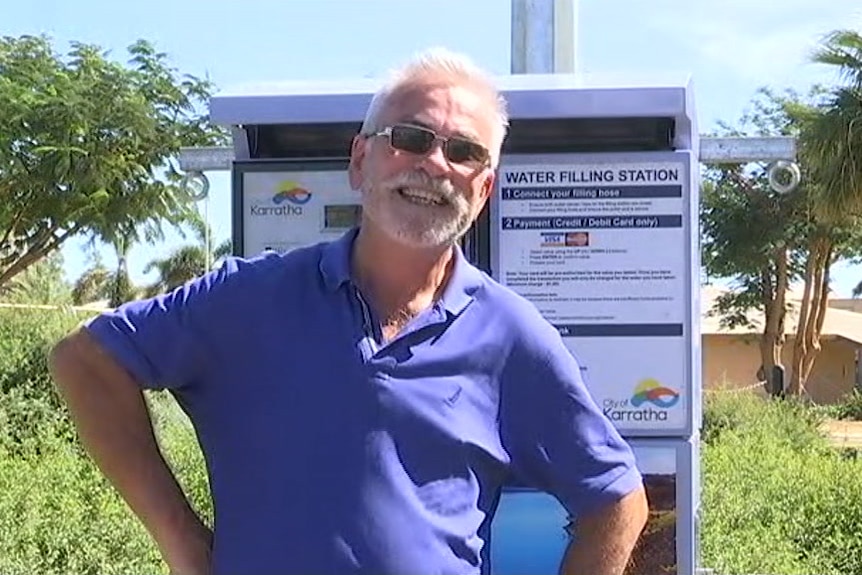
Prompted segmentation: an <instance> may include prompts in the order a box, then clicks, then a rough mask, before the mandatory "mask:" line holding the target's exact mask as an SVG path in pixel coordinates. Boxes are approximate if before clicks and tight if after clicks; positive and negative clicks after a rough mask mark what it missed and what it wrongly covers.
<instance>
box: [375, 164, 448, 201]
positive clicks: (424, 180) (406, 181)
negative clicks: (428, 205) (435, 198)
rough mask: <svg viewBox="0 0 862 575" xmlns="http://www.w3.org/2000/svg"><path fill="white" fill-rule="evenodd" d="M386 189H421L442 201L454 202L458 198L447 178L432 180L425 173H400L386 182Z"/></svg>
mask: <svg viewBox="0 0 862 575" xmlns="http://www.w3.org/2000/svg"><path fill="white" fill-rule="evenodd" d="M386 188H387V189H389V190H395V189H397V188H423V189H426V190H430V191H432V192H434V193H435V194H439V195H440V196H441V197H442V198H443V199H444V200H447V201H449V202H454V201H455V200H456V199H457V198H458V192H457V191H456V190H455V186H454V185H452V182H451V181H449V179H448V178H432V177H431V176H429V175H428V174H426V173H425V172H421V171H413V172H402V173H400V174H398V175H397V176H395V177H393V178H392V179H391V180H389V181H388V182H386Z"/></svg>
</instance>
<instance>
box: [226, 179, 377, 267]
mask: <svg viewBox="0 0 862 575" xmlns="http://www.w3.org/2000/svg"><path fill="white" fill-rule="evenodd" d="M239 176H240V177H241V178H242V186H241V189H240V191H239V192H240V200H241V201H240V202H239V203H240V204H241V206H239V205H238V206H237V207H238V208H239V209H240V210H241V213H242V222H241V232H242V233H241V237H242V241H241V243H242V255H244V256H246V257H252V256H255V255H258V254H260V253H261V252H263V251H264V250H273V251H276V252H288V251H291V250H294V249H296V248H299V247H304V246H309V245H312V244H315V243H318V242H322V241H328V240H333V239H336V238H338V237H339V236H341V235H342V234H343V233H344V232H346V231H347V230H348V229H350V228H352V227H354V226H355V225H357V224H358V223H359V218H360V216H361V207H360V198H359V192H357V191H355V190H352V189H350V186H349V184H348V180H347V172H346V171H345V170H343V169H338V170H336V169H313V168H312V169H302V170H291V169H286V168H284V169H282V168H279V167H274V166H273V167H269V168H267V166H266V165H263V166H257V167H255V168H254V169H249V170H247V171H242V172H239Z"/></svg>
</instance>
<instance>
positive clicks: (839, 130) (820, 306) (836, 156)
mask: <svg viewBox="0 0 862 575" xmlns="http://www.w3.org/2000/svg"><path fill="white" fill-rule="evenodd" d="M812 59H813V61H814V62H817V63H820V64H826V65H829V66H832V67H834V68H836V70H837V72H838V74H839V76H840V78H841V79H842V80H843V83H842V84H840V85H838V86H835V87H833V88H831V89H828V90H826V91H825V92H824V95H823V98H822V100H821V101H820V102H819V103H818V105H816V106H814V107H812V108H810V109H809V110H808V111H806V112H805V113H804V114H801V116H800V118H799V119H800V122H801V131H800V136H799V159H800V161H801V162H802V163H803V165H804V166H805V168H806V170H807V172H808V174H809V177H810V180H811V182H810V183H811V185H810V186H808V194H809V206H810V209H811V214H812V222H811V223H812V230H813V231H812V233H811V236H810V239H809V245H808V260H807V263H806V271H805V286H804V291H803V295H802V304H801V306H800V310H799V324H798V326H797V335H796V338H795V340H794V345H793V368H792V371H791V379H790V382H789V386H788V388H789V389H788V390H789V392H790V393H792V394H799V393H801V392H802V390H803V389H804V383H805V381H806V380H807V379H808V375H809V374H810V372H811V368H812V367H813V365H814V359H815V358H816V356H817V353H818V352H819V350H820V334H821V332H822V329H823V322H824V320H825V317H826V308H827V306H828V297H829V269H830V267H831V265H832V263H834V262H835V261H836V259H837V258H838V257H839V256H840V254H839V253H838V251H839V250H838V246H837V244H836V242H835V234H834V233H833V232H834V230H836V229H839V228H844V229H853V228H855V227H856V226H857V224H858V220H859V216H860V215H862V35H860V34H859V33H858V32H855V31H852V30H837V31H834V32H832V33H830V34H828V35H827V36H826V37H825V39H824V41H823V42H822V44H821V46H820V48H819V49H818V50H816V51H815V53H814V55H813V58H812Z"/></svg>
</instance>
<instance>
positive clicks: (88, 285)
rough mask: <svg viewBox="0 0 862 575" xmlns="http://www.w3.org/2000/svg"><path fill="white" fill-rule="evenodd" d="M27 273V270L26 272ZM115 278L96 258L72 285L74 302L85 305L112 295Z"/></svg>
mask: <svg viewBox="0 0 862 575" xmlns="http://www.w3.org/2000/svg"><path fill="white" fill-rule="evenodd" d="M25 273H26V272H25ZM113 285H114V278H113V274H112V273H111V270H109V269H108V268H107V267H106V266H105V264H104V263H102V261H101V260H96V261H95V262H94V263H93V265H91V266H90V267H89V268H87V269H86V270H85V271H84V273H82V274H81V276H80V277H79V278H78V279H77V280H75V284H74V285H73V287H72V303H74V304H75V305H83V304H87V303H91V302H95V301H99V300H107V299H109V298H110V297H111V287H112V286H113Z"/></svg>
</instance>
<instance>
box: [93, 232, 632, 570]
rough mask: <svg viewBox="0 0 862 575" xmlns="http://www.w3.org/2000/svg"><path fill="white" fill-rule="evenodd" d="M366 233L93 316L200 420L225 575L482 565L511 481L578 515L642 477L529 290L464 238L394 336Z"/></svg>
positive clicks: (218, 565) (138, 371)
mask: <svg viewBox="0 0 862 575" xmlns="http://www.w3.org/2000/svg"><path fill="white" fill-rule="evenodd" d="M354 238H355V231H352V232H349V233H347V234H345V235H344V236H343V237H342V238H341V239H340V240H337V241H334V242H331V243H325V244H319V245H315V246H311V247H307V248H303V249H299V250H296V251H292V252H290V253H288V254H283V255H279V254H274V253H270V254H266V255H263V256H260V257H257V258H253V259H239V258H233V259H229V260H228V261H227V262H226V263H225V264H224V265H223V266H222V267H221V268H220V269H218V270H217V271H214V272H212V273H210V274H208V275H206V276H204V277H202V278H200V279H198V280H196V281H192V282H190V283H188V284H186V285H185V286H183V287H181V288H178V289H177V290H175V291H173V292H172V293H170V294H167V295H163V296H159V297H156V298H154V299H150V300H146V301H138V302H132V303H129V304H126V305H124V306H122V307H120V308H119V309H117V310H116V311H111V312H108V313H105V314H103V315H101V316H99V317H98V318H96V319H95V320H93V321H92V322H91V323H90V324H89V330H90V331H91V332H92V333H93V334H94V335H95V337H96V338H97V340H98V341H99V342H100V343H101V344H102V345H103V346H105V347H106V348H107V349H108V350H109V352H110V353H111V354H112V355H113V356H114V357H115V358H116V359H117V360H118V361H119V362H120V363H121V364H122V365H123V366H125V367H126V368H127V369H128V370H129V371H130V372H131V374H133V376H134V377H135V378H136V379H137V380H138V381H139V382H140V384H141V385H142V386H143V387H145V388H150V389H169V390H171V392H173V394H174V395H175V396H176V398H177V400H178V402H179V403H180V404H181V405H182V407H183V408H184V409H185V410H186V412H187V413H188V414H189V416H190V418H191V420H192V422H193V423H194V426H195V429H196V431H197V434H198V437H199V439H200V443H201V447H202V450H203V453H204V456H205V459H206V463H207V467H208V472H209V477H210V484H211V488H212V494H213V501H214V507H215V541H214V549H213V553H214V565H213V569H214V571H213V572H214V573H215V575H242V574H249V575H263V574H275V573H278V574H280V575H289V574H295V575H310V574H314V575H336V574H368V575H371V574H374V575H387V574H392V575H413V574H416V575H419V574H431V573H434V574H443V573H445V574H475V573H487V572H488V561H487V558H488V556H489V552H488V545H489V544H491V542H490V540H489V533H490V521H491V519H492V517H493V514H494V511H495V508H496V505H497V502H498V500H499V495H500V489H501V486H502V485H504V483H505V482H507V481H517V482H518V483H522V484H526V485H529V486H532V487H535V488H536V489H540V490H544V491H547V492H549V493H551V494H553V495H554V496H556V497H557V498H558V499H559V501H560V502H561V503H562V504H563V505H564V506H565V507H566V508H567V509H568V510H569V512H570V513H571V514H572V515H578V514H581V513H585V512H589V511H590V510H591V509H594V508H596V507H597V506H600V505H602V504H606V503H610V502H612V501H614V500H616V499H618V498H620V497H621V496H623V495H624V494H626V493H628V492H629V491H631V490H632V489H634V488H636V487H638V486H640V485H641V476H640V473H639V472H638V470H637V468H636V466H635V461H634V457H633V454H632V451H631V450H630V448H629V446H628V445H627V444H626V443H625V442H624V441H623V439H622V438H621V437H620V435H619V434H618V433H617V432H616V431H615V429H614V428H613V427H612V425H611V423H610V422H609V421H608V420H607V419H606V418H605V417H604V416H603V415H602V414H601V412H600V410H599V409H598V408H597V406H596V405H595V404H594V402H593V400H592V399H591V398H590V396H589V395H588V393H587V391H586V389H585V387H584V384H583V381H582V379H581V374H580V369H579V366H578V363H577V361H576V360H575V359H574V358H573V357H572V355H571V354H570V353H569V352H568V350H567V349H566V348H565V347H564V345H563V342H562V340H561V338H560V336H559V334H558V333H557V331H556V330H555V329H554V328H553V327H552V326H551V325H550V324H549V323H548V322H546V321H545V320H544V319H543V318H542V317H541V315H540V314H539V313H538V312H537V310H536V309H535V308H534V307H533V306H532V305H531V304H530V303H529V302H527V301H526V300H524V299H523V298H521V297H519V296H518V295H516V294H514V293H513V292H512V291H510V290H508V289H506V288H505V287H502V286H500V285H499V284H497V283H496V282H494V281H493V280H492V279H491V278H489V277H488V276H486V275H485V274H483V273H482V272H480V271H479V270H478V269H476V268H475V267H473V266H472V265H470V264H469V263H468V262H467V261H466V260H465V259H464V257H463V255H462V254H461V253H460V252H459V253H458V254H457V260H456V264H455V267H454V272H453V275H452V278H451V282H450V284H449V285H448V287H447V289H446V290H445V293H444V294H443V296H442V298H441V299H440V301H439V302H438V303H437V304H435V305H434V306H433V307H431V308H430V309H428V310H427V311H425V312H424V313H422V314H421V315H419V316H418V317H416V318H415V319H414V320H413V322H412V323H411V324H410V325H409V326H408V327H407V328H406V329H405V330H404V331H403V332H402V333H401V334H400V335H399V336H398V337H397V338H396V339H395V340H393V341H391V342H389V343H387V344H382V343H380V342H379V339H378V338H377V337H376V336H378V334H377V331H378V330H377V329H376V328H375V326H376V324H377V322H376V321H375V319H374V318H373V316H372V314H371V311H370V310H369V309H368V307H367V306H365V305H363V301H362V298H361V296H360V294H359V292H358V290H357V288H356V286H355V285H354V284H353V283H352V282H351V278H350V264H349V260H350V252H351V245H352V241H353V239H354ZM561 527H562V526H561Z"/></svg>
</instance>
